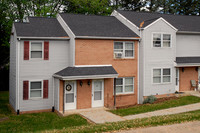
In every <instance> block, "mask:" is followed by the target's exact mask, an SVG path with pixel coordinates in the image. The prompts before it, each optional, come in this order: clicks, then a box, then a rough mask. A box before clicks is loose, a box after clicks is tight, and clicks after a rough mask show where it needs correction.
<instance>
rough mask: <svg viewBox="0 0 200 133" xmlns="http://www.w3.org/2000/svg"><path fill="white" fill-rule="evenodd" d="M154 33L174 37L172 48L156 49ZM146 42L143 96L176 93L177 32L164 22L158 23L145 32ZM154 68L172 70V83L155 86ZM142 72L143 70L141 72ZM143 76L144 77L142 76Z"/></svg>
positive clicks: (144, 38)
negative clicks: (168, 34) (153, 78)
mask: <svg viewBox="0 0 200 133" xmlns="http://www.w3.org/2000/svg"><path fill="white" fill-rule="evenodd" d="M153 33H170V34H171V35H172V40H171V41H172V42H171V48H154V47H153V44H152V43H153V41H152V34H153ZM143 40H144V47H143V48H144V53H143V56H144V70H143V71H144V73H143V74H144V75H143V81H142V82H144V86H143V87H144V88H143V95H144V96H149V95H161V94H168V93H174V92H175V67H174V61H175V55H176V31H175V30H174V29H173V28H172V27H170V26H169V25H167V24H166V23H165V22H164V21H163V20H160V21H158V22H156V23H155V24H153V25H151V26H150V27H149V28H147V29H145V30H144V31H143ZM153 68H171V73H172V76H171V83H166V84H164V83H163V84H153V81H152V77H153V72H152V70H153ZM141 71H142V70H141ZM141 74H142V73H141ZM140 76H142V75H140Z"/></svg>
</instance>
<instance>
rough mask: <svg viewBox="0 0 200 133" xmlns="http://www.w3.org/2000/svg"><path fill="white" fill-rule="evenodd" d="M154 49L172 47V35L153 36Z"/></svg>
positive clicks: (155, 34)
mask: <svg viewBox="0 0 200 133" xmlns="http://www.w3.org/2000/svg"><path fill="white" fill-rule="evenodd" d="M153 47H165V48H167V47H171V34H161V33H154V34H153Z"/></svg>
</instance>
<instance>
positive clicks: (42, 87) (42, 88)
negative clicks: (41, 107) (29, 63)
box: [28, 79, 44, 99]
mask: <svg viewBox="0 0 200 133" xmlns="http://www.w3.org/2000/svg"><path fill="white" fill-rule="evenodd" d="M31 82H41V97H31V95H30V94H31ZM28 90H29V92H28V93H29V94H28V97H29V99H43V90H44V86H43V80H41V79H39V80H29V88H28ZM37 90H39V89H37Z"/></svg>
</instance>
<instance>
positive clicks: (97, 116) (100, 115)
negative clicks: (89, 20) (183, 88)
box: [80, 103, 200, 124]
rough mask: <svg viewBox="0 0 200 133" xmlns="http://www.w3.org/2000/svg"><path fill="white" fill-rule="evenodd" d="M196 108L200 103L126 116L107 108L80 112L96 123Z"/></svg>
mask: <svg viewBox="0 0 200 133" xmlns="http://www.w3.org/2000/svg"><path fill="white" fill-rule="evenodd" d="M195 110H200V103H195V104H190V105H185V106H179V107H174V108H168V109H163V110H157V111H153V112H147V113H142V114H137V115H128V116H124V117H121V116H118V115H115V114H112V113H110V112H108V111H106V110H105V109H98V110H90V111H83V112H80V114H81V115H82V116H83V117H85V118H87V119H89V120H90V121H92V122H94V123H98V124H100V123H101V124H102V123H106V122H117V121H125V120H133V119H137V118H145V117H152V116H162V115H171V114H178V113H183V112H189V111H195Z"/></svg>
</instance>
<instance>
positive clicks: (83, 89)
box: [77, 80, 92, 109]
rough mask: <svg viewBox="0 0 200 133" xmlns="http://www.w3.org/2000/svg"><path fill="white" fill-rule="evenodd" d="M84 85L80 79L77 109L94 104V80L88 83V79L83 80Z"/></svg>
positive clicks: (78, 82)
mask: <svg viewBox="0 0 200 133" xmlns="http://www.w3.org/2000/svg"><path fill="white" fill-rule="evenodd" d="M82 82H83V85H82V86H80V80H78V81H77V109H86V108H91V106H92V80H90V82H91V84H90V85H88V83H87V82H88V80H82Z"/></svg>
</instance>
